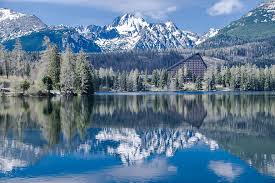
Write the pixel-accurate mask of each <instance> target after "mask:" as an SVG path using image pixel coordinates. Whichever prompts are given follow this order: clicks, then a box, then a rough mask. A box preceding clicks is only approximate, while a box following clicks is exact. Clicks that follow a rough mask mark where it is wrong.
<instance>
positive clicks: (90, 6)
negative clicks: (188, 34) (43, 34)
mask: <svg viewBox="0 0 275 183" xmlns="http://www.w3.org/2000/svg"><path fill="white" fill-rule="evenodd" d="M260 2H261V0H0V7H4V8H11V9H13V10H16V11H20V12H24V13H29V14H35V15H36V16H38V17H39V18H40V19H41V20H42V21H44V22H45V23H46V24H48V25H59V24H65V25H71V26H76V25H90V24H96V25H105V24H109V23H111V22H112V20H113V19H114V18H115V17H117V16H119V15H122V14H123V13H127V12H129V13H131V12H135V13H138V14H140V15H141V16H143V17H144V18H145V19H146V20H147V21H149V22H164V21H167V20H171V21H173V22H174V23H175V24H176V25H177V26H178V27H180V28H181V29H184V30H190V31H193V32H197V33H200V34H202V33H203V32H206V31H208V29H209V28H211V27H214V28H221V27H223V26H225V25H227V24H228V23H230V22H231V21H233V20H236V19H238V18H239V17H241V16H242V15H243V14H245V13H246V12H248V11H249V10H251V9H253V8H254V7H255V6H257V5H258V4H259V3H260Z"/></svg>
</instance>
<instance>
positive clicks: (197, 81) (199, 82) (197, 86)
mask: <svg viewBox="0 0 275 183" xmlns="http://www.w3.org/2000/svg"><path fill="white" fill-rule="evenodd" d="M196 89H197V90H202V79H201V78H200V77H198V78H197V80H196Z"/></svg>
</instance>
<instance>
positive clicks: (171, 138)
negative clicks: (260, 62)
mask: <svg viewBox="0 0 275 183" xmlns="http://www.w3.org/2000/svg"><path fill="white" fill-rule="evenodd" d="M0 103H1V105H0V144H1V146H0V177H24V175H26V176H28V173H27V172H26V173H25V174H24V175H20V171H24V169H25V170H26V168H28V167H35V166H36V165H37V164H39V162H41V161H42V160H43V158H45V157H48V156H54V157H66V156H69V155H73V157H76V158H78V159H85V158H87V159H93V158H96V157H98V156H99V157H101V156H106V157H109V158H111V157H117V158H119V160H120V162H121V164H122V165H124V166H119V167H116V168H113V169H112V171H108V175H109V176H111V177H113V176H121V177H122V178H123V177H124V176H126V174H127V176H129V177H132V178H133V180H134V177H136V178H137V177H139V175H134V174H132V173H133V172H143V171H144V170H145V169H146V168H147V169H148V168H149V167H151V169H150V168H149V169H148V170H147V171H146V172H147V173H148V172H151V174H150V175H149V174H148V178H149V179H150V178H152V177H154V176H158V175H159V176H160V175H161V174H162V173H161V172H162V170H156V168H152V167H155V166H159V165H160V164H161V166H163V167H166V171H167V170H168V172H170V174H171V175H172V174H177V171H178V168H177V167H175V166H172V165H169V164H167V163H168V162H167V161H168V159H167V158H169V157H170V158H173V157H174V156H175V154H176V153H177V152H178V151H182V150H184V149H190V150H191V151H192V149H193V148H194V149H196V148H197V147H203V148H204V147H206V148H207V149H209V150H210V151H221V150H224V151H225V152H227V153H229V154H231V155H233V156H234V157H237V158H240V159H241V160H243V161H245V162H246V164H247V165H248V166H251V167H253V168H255V169H256V170H257V171H258V172H260V173H263V174H264V175H267V176H271V177H275V146H274V137H275V95H272V94H233V93H232V94H213V95H138V96H135V95H131V96H116V95H113V96H112V95H106V96H104V95H99V96H94V97H93V98H84V97H74V98H65V97H64V98H51V99H41V98H0ZM194 151H195V150H194ZM162 155H164V156H165V157H166V158H164V157H163V156H162ZM148 160H150V161H149V162H148ZM158 164H159V165H158ZM107 167H108V166H107ZM112 167H113V166H112ZM133 167H134V169H131V168H133ZM145 167H146V168H145ZM207 167H208V169H209V171H210V172H212V173H214V174H215V175H216V176H218V177H222V178H223V180H224V181H228V182H233V181H234V180H235V179H236V177H239V176H241V175H242V174H244V170H243V168H242V167H240V166H239V165H237V164H234V163H231V162H226V161H224V160H216V159H212V160H210V161H209V162H208V165H207ZM87 171H88V170H87ZM158 171H161V172H158ZM40 173H41V172H40ZM70 173H71V172H70ZM48 174H50V173H48ZM48 174H46V173H45V175H48ZM91 174H92V173H91ZM105 174H106V172H105ZM31 175H35V173H33V174H31ZM39 175H40V174H39ZM142 175H143V176H146V173H142ZM98 176H100V175H98ZM34 177H36V176H34ZM37 177H39V176H37ZM63 178H64V180H60V181H61V182H62V181H65V182H66V177H63ZM85 178H87V177H85ZM85 178H83V179H85ZM124 178H125V177H124ZM14 180H16V179H14ZM34 180H36V179H34ZM80 180H81V178H80V177H79V179H78V181H79V182H81V181H80ZM85 180H86V179H85ZM85 180H83V182H85ZM138 180H139V179H138ZM10 181H11V180H10ZM21 181H23V180H21ZM36 181H38V180H36ZM26 182H28V181H26ZM71 182H73V181H71Z"/></svg>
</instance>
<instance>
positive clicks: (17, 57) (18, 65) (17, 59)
mask: <svg viewBox="0 0 275 183" xmlns="http://www.w3.org/2000/svg"><path fill="white" fill-rule="evenodd" d="M24 55H25V52H24V51H23V47H22V44H21V41H20V39H16V40H15V44H14V49H13V51H12V57H13V59H12V60H13V61H14V62H13V69H14V73H15V74H16V75H17V76H22V77H23V76H24V73H25V72H24V70H25V68H24Z"/></svg>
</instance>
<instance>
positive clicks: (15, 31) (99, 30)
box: [0, 8, 218, 52]
mask: <svg viewBox="0 0 275 183" xmlns="http://www.w3.org/2000/svg"><path fill="white" fill-rule="evenodd" d="M0 23H1V24H0V40H1V42H2V43H3V44H4V45H5V46H6V47H7V48H8V49H12V48H13V45H14V43H15V40H16V39H17V38H20V40H21V42H22V45H23V48H25V49H26V50H27V51H40V50H42V49H43V44H42V42H43V38H44V36H48V37H49V38H50V40H51V41H52V42H54V43H55V44H57V45H58V47H59V48H60V50H64V49H65V47H66V46H67V45H68V44H69V45H70V46H71V47H72V49H73V50H74V51H75V52H78V51H79V50H80V49H83V50H84V51H87V52H101V51H118V50H132V49H146V50H147V49H175V48H176V49H178V48H192V47H194V46H196V45H197V44H201V43H202V42H204V41H206V40H207V39H208V37H211V36H214V35H213V34H217V32H218V30H216V29H211V30H210V32H208V33H206V34H205V35H203V36H201V37H200V36H199V35H198V34H196V33H193V32H191V31H183V30H181V29H179V28H178V27H177V26H176V25H175V24H174V23H173V22H171V21H168V22H165V23H148V22H147V21H145V19H143V18H142V17H139V16H137V15H135V14H129V13H128V14H124V15H122V16H119V17H117V18H115V19H114V21H113V22H112V23H111V24H109V25H105V26H97V25H89V26H77V27H70V26H65V25H59V26H48V25H46V24H45V23H43V22H42V21H41V20H40V19H39V18H38V17H36V16H35V15H27V14H23V13H19V12H15V11H13V10H10V9H4V8H0Z"/></svg>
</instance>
